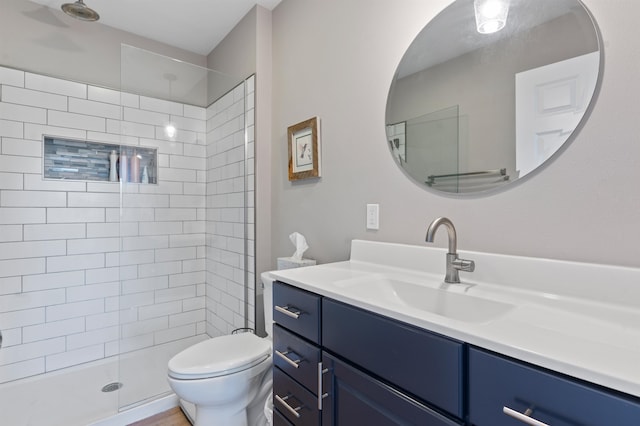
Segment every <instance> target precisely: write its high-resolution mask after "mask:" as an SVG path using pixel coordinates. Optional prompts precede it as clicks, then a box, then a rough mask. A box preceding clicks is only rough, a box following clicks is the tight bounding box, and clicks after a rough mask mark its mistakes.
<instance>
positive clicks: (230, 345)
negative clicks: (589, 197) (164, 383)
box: [169, 333, 271, 379]
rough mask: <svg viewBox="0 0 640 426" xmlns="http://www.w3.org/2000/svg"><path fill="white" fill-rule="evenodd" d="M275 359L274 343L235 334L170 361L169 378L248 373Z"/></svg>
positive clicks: (206, 341)
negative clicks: (268, 359)
mask: <svg viewBox="0 0 640 426" xmlns="http://www.w3.org/2000/svg"><path fill="white" fill-rule="evenodd" d="M270 355H271V342H270V341H269V340H267V339H262V338H260V337H258V336H256V335H255V334H253V333H240V334H231V335H228V336H220V337H215V338H212V339H207V340H204V341H202V342H200V343H197V344H195V345H193V346H191V347H189V348H187V349H185V350H184V351H182V352H180V353H179V354H177V355H176V356H174V357H173V358H171V360H169V375H170V376H171V377H174V378H176V379H198V378H206V377H217V376H224V375H227V374H231V373H236V372H238V371H242V370H246V369H247V368H251V367H253V366H254V365H257V364H259V363H261V362H262V361H264V360H265V359H266V358H268V357H269V356H270Z"/></svg>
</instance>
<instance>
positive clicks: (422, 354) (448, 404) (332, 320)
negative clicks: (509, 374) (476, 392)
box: [322, 299, 466, 419]
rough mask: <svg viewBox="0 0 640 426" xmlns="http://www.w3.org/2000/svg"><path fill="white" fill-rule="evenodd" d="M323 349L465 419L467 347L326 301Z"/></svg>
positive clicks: (396, 322) (445, 338)
mask: <svg viewBox="0 0 640 426" xmlns="http://www.w3.org/2000/svg"><path fill="white" fill-rule="evenodd" d="M322 318H323V321H322V345H323V348H324V349H325V350H326V351H330V352H333V353H335V354H337V355H339V356H340V357H342V358H345V359H347V360H349V362H350V363H353V364H355V365H357V366H358V367H360V368H362V369H364V370H366V371H368V372H370V373H371V374H373V375H375V376H377V377H379V378H380V379H381V380H383V381H385V382H387V383H391V384H393V386H394V387H397V388H398V389H401V390H402V391H403V392H405V393H407V394H409V395H412V397H414V398H417V399H419V400H422V401H424V402H426V403H427V404H429V405H431V406H433V407H436V408H437V409H438V410H442V411H445V412H447V413H449V414H450V415H452V416H454V417H457V418H458V419H464V417H465V392H464V371H465V369H464V364H465V362H466V360H465V345H464V343H463V342H459V341H456V340H453V339H450V338H447V337H444V336H441V335H438V334H435V333H432V332H429V331H426V330H423V329H420V328H417V327H414V326H410V325H408V324H405V323H402V322H399V321H396V320H392V319H390V318H386V317H383V316H380V315H377V314H374V313H372V312H368V311H365V310H362V309H359V308H356V307H353V306H351V305H347V304H344V303H340V302H336V301H334V300H330V299H324V300H323V303H322Z"/></svg>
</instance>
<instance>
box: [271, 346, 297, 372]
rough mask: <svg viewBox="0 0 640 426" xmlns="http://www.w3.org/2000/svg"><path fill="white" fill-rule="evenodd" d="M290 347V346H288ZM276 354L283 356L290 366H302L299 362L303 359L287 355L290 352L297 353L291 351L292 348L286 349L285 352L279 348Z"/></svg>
mask: <svg viewBox="0 0 640 426" xmlns="http://www.w3.org/2000/svg"><path fill="white" fill-rule="evenodd" d="M287 349H288V348H287ZM275 352H276V355H278V356H279V357H280V358H282V359H283V360H285V361H286V362H287V363H288V364H289V365H290V366H292V367H293V368H298V367H300V366H299V365H298V364H300V362H301V361H302V360H301V359H291V358H289V357H288V356H287V355H288V354H290V353H295V352H291V351H290V350H286V351H284V352H280V351H279V350H277V349H276V350H275Z"/></svg>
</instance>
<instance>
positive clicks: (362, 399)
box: [322, 352, 460, 426]
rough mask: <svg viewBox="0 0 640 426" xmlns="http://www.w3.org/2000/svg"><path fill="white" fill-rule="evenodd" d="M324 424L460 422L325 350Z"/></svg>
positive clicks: (454, 425) (429, 425)
mask: <svg viewBox="0 0 640 426" xmlns="http://www.w3.org/2000/svg"><path fill="white" fill-rule="evenodd" d="M322 365H323V367H324V368H326V369H327V370H328V371H327V373H328V374H326V375H325V378H324V379H323V382H322V386H323V393H324V395H326V397H325V398H324V399H323V407H322V425H323V426H334V425H338V426H359V425H367V426H374V425H375V426H395V425H420V426H459V425H460V423H458V422H455V421H453V420H451V419H449V418H447V417H446V416H444V415H442V414H440V413H438V412H436V411H434V410H433V409H431V408H429V407H427V406H426V405H424V404H423V403H421V402H419V401H417V400H415V399H413V398H410V397H408V396H407V395H405V394H403V393H402V392H400V391H398V390H397V389H395V388H393V387H391V386H389V385H387V384H385V383H383V382H381V381H379V380H376V379H375V378H373V377H372V376H370V375H369V374H366V373H364V372H363V371H361V370H359V369H357V368H355V367H353V366H351V365H349V364H347V363H346V362H343V361H341V360H340V359H338V358H337V357H335V356H333V355H331V354H329V353H327V352H323V355H322Z"/></svg>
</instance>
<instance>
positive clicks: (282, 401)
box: [275, 394, 304, 419]
mask: <svg viewBox="0 0 640 426" xmlns="http://www.w3.org/2000/svg"><path fill="white" fill-rule="evenodd" d="M290 397H291V395H287V396H285V397H284V398H283V397H281V396H279V395H278V394H276V395H275V398H276V401H278V402H279V403H280V404H282V405H283V406H284V408H286V409H287V410H288V411H289V412H290V413H291V414H293V415H294V416H296V418H297V419H299V418H300V413H298V411H300V409H301V408H302V407H304V405H301V406H300V407H296V408H293V407H292V406H290V405H289V404H287V400H288V399H289V398H290Z"/></svg>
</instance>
